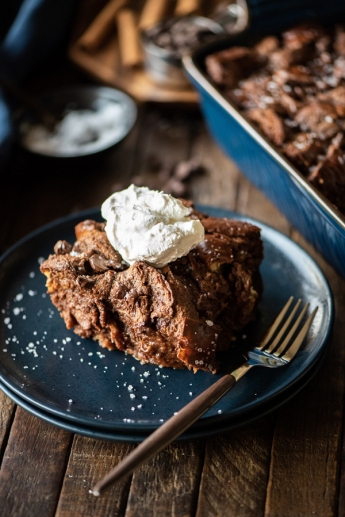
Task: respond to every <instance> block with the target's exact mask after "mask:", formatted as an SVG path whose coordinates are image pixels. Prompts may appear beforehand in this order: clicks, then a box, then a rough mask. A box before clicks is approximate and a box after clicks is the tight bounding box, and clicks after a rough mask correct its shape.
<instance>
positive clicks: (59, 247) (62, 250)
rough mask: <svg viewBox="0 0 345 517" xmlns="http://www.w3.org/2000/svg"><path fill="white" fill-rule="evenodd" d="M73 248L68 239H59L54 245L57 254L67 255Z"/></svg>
mask: <svg viewBox="0 0 345 517" xmlns="http://www.w3.org/2000/svg"><path fill="white" fill-rule="evenodd" d="M71 250H72V245H71V244H70V243H69V242H67V241H57V243H56V244H55V246H54V252H55V253H56V255H67V253H70V252H71Z"/></svg>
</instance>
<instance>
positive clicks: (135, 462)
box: [90, 297, 318, 496]
mask: <svg viewBox="0 0 345 517" xmlns="http://www.w3.org/2000/svg"><path fill="white" fill-rule="evenodd" d="M292 302H293V297H290V298H289V300H288V301H287V303H286V304H285V306H284V307H283V309H282V310H281V312H280V313H279V314H278V316H277V317H276V319H275V321H274V322H273V324H272V326H271V327H270V328H269V330H268V332H267V333H266V335H265V337H264V338H263V339H262V341H261V342H260V344H259V345H258V346H257V347H255V348H254V350H252V351H250V352H248V360H247V361H246V362H245V363H244V364H243V365H241V366H240V367H239V368H237V369H236V370H235V371H233V372H232V373H230V374H226V375H224V376H223V377H221V378H220V379H219V380H218V381H217V382H215V383H214V384H212V386H210V387H209V388H207V389H206V390H205V391H204V392H202V393H201V394H200V395H199V396H198V397H196V398H195V399H194V400H192V401H191V402H189V404H187V405H186V406H184V407H183V408H182V409H181V410H180V411H179V412H178V413H176V414H175V415H174V416H172V417H171V418H170V419H169V420H167V421H166V422H165V423H164V424H163V425H161V426H160V427H159V428H158V429H156V431H154V432H153V433H152V434H151V435H149V436H148V437H147V438H146V439H145V440H144V441H143V442H142V443H141V444H140V445H138V447H137V448H136V449H134V450H133V451H132V452H131V453H130V454H129V455H128V456H127V457H126V458H125V459H124V460H123V461H122V462H120V463H119V464H118V465H116V467H114V468H113V469H112V470H111V471H110V472H109V473H108V474H107V475H106V476H105V477H104V478H103V479H101V480H100V481H99V482H98V483H97V484H96V485H95V486H94V487H93V489H92V490H90V493H91V494H93V495H95V496H99V495H100V493H101V490H103V489H104V488H106V487H108V486H109V485H110V484H112V483H114V482H116V481H119V480H120V479H121V478H123V477H124V476H126V475H129V474H131V473H132V472H133V471H134V470H135V469H136V468H137V467H139V466H140V465H141V464H142V463H144V462H145V461H147V460H149V459H150V458H152V457H153V456H155V455H156V454H158V453H159V452H160V451H161V450H162V449H164V447H166V446H167V445H169V443H171V442H172V441H173V440H175V439H176V438H177V437H178V436H180V435H181V434H182V433H183V432H184V431H185V430H186V429H188V428H189V427H190V426H191V425H192V424H193V423H194V422H196V421H197V420H198V419H199V418H200V417H201V416H202V415H203V414H204V413H206V411H208V410H209V409H210V408H211V407H212V406H213V405H214V404H215V403H216V402H218V401H219V400H220V399H221V398H222V397H223V396H224V395H225V394H226V393H227V392H228V391H229V390H230V389H231V388H232V387H233V386H234V385H235V384H236V382H237V381H238V380H239V379H240V378H241V377H243V375H244V374H245V373H247V372H248V371H249V370H250V369H251V368H253V367H254V366H267V367H269V368H277V367H279V366H284V365H287V364H289V363H290V361H291V360H292V359H293V358H294V357H295V355H296V353H297V352H298V350H299V348H300V346H301V344H302V343H303V341H304V339H305V337H306V335H307V333H308V331H309V329H310V326H311V324H312V321H313V319H314V316H315V314H316V312H317V309H318V307H316V308H315V309H314V310H313V312H312V313H311V314H310V316H309V317H308V318H307V320H306V321H305V323H304V324H303V325H302V326H301V328H300V325H301V322H302V319H303V318H304V316H305V314H306V312H307V310H308V307H309V303H307V304H306V305H305V306H304V308H303V310H302V311H301V312H300V314H299V316H298V317H297V319H296V320H294V318H295V316H296V314H297V311H298V309H299V307H300V305H301V300H298V301H297V303H296V304H295V306H294V307H293V309H292V310H291V312H290V313H289V315H288V316H287V313H288V311H289V308H290V306H291V304H292ZM286 316H287V317H286ZM285 317H286V320H285V321H284V318H285Z"/></svg>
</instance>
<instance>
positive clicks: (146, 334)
mask: <svg viewBox="0 0 345 517" xmlns="http://www.w3.org/2000/svg"><path fill="white" fill-rule="evenodd" d="M192 217H193V218H199V219H200V220H201V223H202V224H203V226H204V228H205V239H204V240H203V241H201V242H200V243H199V244H198V245H197V246H196V247H195V248H194V249H192V250H191V251H190V252H189V253H188V254H187V255H185V256H183V257H181V258H179V259H177V260H175V261H174V262H171V263H170V264H168V265H166V266H164V267H160V268H155V267H153V266H151V265H149V264H148V263H146V262H144V261H137V262H135V263H134V264H133V265H132V266H128V265H127V264H125V263H124V261H123V260H122V258H121V256H120V255H119V253H118V252H117V251H116V250H115V249H114V248H113V247H112V246H111V245H110V243H109V241H108V238H107V235H106V233H105V230H104V227H105V225H104V223H98V222H95V221H90V220H87V221H84V222H81V223H79V224H78V225H77V226H76V238H77V240H76V242H75V243H74V245H73V246H71V247H70V248H69V247H68V245H67V244H64V245H61V244H59V245H58V246H57V247H56V249H55V253H54V254H52V255H50V256H49V258H48V259H47V260H46V261H45V262H43V263H42V264H41V271H42V273H43V274H44V275H45V276H46V277H47V282H46V285H47V289H48V293H49V294H50V297H51V300H52V302H53V304H54V305H55V306H56V307H57V309H58V310H59V312H60V315H61V316H62V318H63V319H64V321H65V324H66V326H67V328H68V329H72V328H73V329H74V331H75V332H76V333H77V334H78V335H80V336H81V337H84V338H92V339H94V340H96V341H98V342H99V344H100V345H101V346H102V347H106V348H108V349H116V348H117V349H119V350H123V351H124V352H126V353H129V354H132V355H133V356H134V357H136V358H137V359H138V360H140V361H141V362H143V363H153V364H157V365H160V366H168V367H173V368H188V369H190V370H194V371H197V370H206V371H209V372H210V371H211V372H216V371H217V369H218V368H219V363H218V360H217V357H216V354H217V352H218V351H219V350H224V349H226V348H227V347H228V346H229V345H230V344H231V343H232V342H233V340H234V338H235V336H236V334H237V333H238V332H239V331H241V330H242V329H243V327H244V326H245V325H247V324H248V323H249V322H250V321H251V320H252V319H253V318H254V316H255V309H256V306H257V303H258V300H259V298H260V293H261V278H260V273H259V266H260V263H261V260H262V256H263V245H262V241H261V238H260V229H259V228H258V227H256V226H254V225H252V224H249V223H245V222H241V221H232V220H227V219H218V218H214V217H208V216H206V215H203V214H199V213H197V212H193V214H192ZM60 242H61V241H60ZM60 250H62V251H60Z"/></svg>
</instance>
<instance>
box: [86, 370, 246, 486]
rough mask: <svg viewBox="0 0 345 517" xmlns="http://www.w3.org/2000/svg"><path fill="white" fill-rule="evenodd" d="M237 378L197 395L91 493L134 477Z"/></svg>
mask: <svg viewBox="0 0 345 517" xmlns="http://www.w3.org/2000/svg"><path fill="white" fill-rule="evenodd" d="M235 384H236V379H235V377H234V376H233V375H231V374H230V375H229V374H228V375H224V377H221V378H220V379H219V380H218V381H217V382H215V383H214V384H212V386H210V387H209V388H207V390H205V391H204V392H202V393H201V394H200V395H198V396H197V397H196V398H195V399H194V400H192V401H191V402H189V404H187V405H186V406H185V407H183V408H182V409H181V410H180V411H179V412H178V413H176V415H174V416H172V417H171V418H169V420H167V421H166V422H165V423H164V424H163V425H161V426H160V427H159V428H158V429H156V431H154V432H153V433H152V434H150V436H148V437H147V438H146V439H145V440H144V441H143V442H142V443H141V444H140V445H138V447H137V448H136V449H134V450H133V451H132V452H131V453H130V454H129V455H128V456H126V458H125V459H124V460H123V461H122V462H121V463H119V464H118V465H116V467H114V468H113V469H112V470H111V471H110V472H109V473H108V474H107V475H106V476H105V477H104V478H103V479H102V480H101V481H99V482H98V483H97V484H96V485H95V486H94V488H93V489H92V490H91V492H92V494H93V495H95V496H99V495H100V493H101V490H103V489H104V488H106V487H107V486H109V485H110V484H112V483H115V482H116V481H119V480H120V479H121V478H123V477H124V476H127V475H129V474H131V473H132V472H133V471H134V470H135V469H136V468H137V467H139V466H140V465H141V464H142V463H144V462H145V461H147V460H149V459H150V458H152V457H153V456H155V455H156V454H158V453H159V452H160V451H161V450H162V449H164V447H166V446H167V445H169V443H171V442H172V441H174V440H175V438H177V437H178V436H180V435H181V434H182V433H183V432H184V431H185V430H186V429H188V428H189V427H190V426H191V425H192V424H193V423H194V422H196V420H198V419H199V418H200V417H201V416H202V415H203V414H204V413H206V411H208V410H209V409H210V408H211V407H212V406H213V405H214V404H215V403H216V402H218V400H219V399H221V398H222V397H223V396H224V395H225V394H226V393H227V392H228V391H229V390H230V389H231V388H232V387H233V386H234V385H235Z"/></svg>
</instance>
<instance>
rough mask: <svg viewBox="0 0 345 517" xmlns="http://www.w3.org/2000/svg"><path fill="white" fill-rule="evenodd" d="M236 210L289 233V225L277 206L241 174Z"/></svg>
mask: <svg viewBox="0 0 345 517" xmlns="http://www.w3.org/2000/svg"><path fill="white" fill-rule="evenodd" d="M237 210H238V212H240V213H242V214H246V215H248V216H250V217H253V218H254V219H257V220H258V221H262V222H263V223H266V224H268V225H269V226H273V227H274V228H276V229H277V230H279V231H280V232H282V233H285V234H286V235H289V234H290V233H291V225H290V223H289V222H288V220H287V219H286V218H285V217H284V215H283V214H282V213H281V212H279V210H278V209H277V207H276V206H275V205H273V203H271V202H270V201H269V200H268V199H267V197H266V196H265V195H264V194H263V192H261V191H260V190H259V189H257V188H256V187H254V185H253V184H252V183H250V182H249V181H248V180H247V179H246V178H245V177H244V176H243V175H241V182H240V187H239V195H238V202H237Z"/></svg>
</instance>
